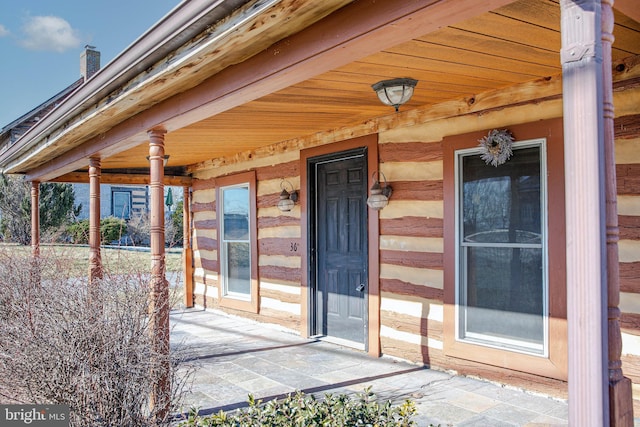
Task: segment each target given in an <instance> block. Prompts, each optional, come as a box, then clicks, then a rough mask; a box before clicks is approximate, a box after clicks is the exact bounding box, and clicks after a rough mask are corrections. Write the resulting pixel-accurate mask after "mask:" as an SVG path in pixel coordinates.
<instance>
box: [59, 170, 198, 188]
mask: <svg viewBox="0 0 640 427" xmlns="http://www.w3.org/2000/svg"><path fill="white" fill-rule="evenodd" d="M100 181H101V182H102V183H103V184H119V185H149V184H150V183H151V179H150V178H149V175H148V174H145V175H141V174H119V173H118V174H114V173H104V174H102V176H101V179H100ZM48 182H66V183H74V184H87V183H88V182H89V179H88V176H87V173H86V172H70V173H67V174H65V175H61V176H59V177H57V178H53V179H51V180H49V181H48ZM191 182H192V178H191V177H190V176H171V175H165V177H164V185H168V186H173V187H184V186H191Z"/></svg>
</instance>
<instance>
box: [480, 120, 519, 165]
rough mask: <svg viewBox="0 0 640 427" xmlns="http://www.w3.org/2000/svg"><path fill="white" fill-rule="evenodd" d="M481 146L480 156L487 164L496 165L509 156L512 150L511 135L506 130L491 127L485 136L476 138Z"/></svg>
mask: <svg viewBox="0 0 640 427" xmlns="http://www.w3.org/2000/svg"><path fill="white" fill-rule="evenodd" d="M478 142H480V147H482V155H481V156H480V158H481V159H482V160H484V161H485V162H486V163H487V164H488V165H489V164H490V165H493V166H495V167H498V166H499V165H501V164H503V163H504V162H506V161H507V160H509V158H510V157H511V154H513V151H512V150H511V146H512V145H513V136H512V135H511V132H509V131H508V130H506V129H504V130H497V129H493V130H492V131H490V132H489V134H488V135H487V136H485V137H484V138H481V139H479V140H478Z"/></svg>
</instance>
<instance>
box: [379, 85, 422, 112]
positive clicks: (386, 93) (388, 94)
mask: <svg viewBox="0 0 640 427" xmlns="http://www.w3.org/2000/svg"><path fill="white" fill-rule="evenodd" d="M417 84H418V81H417V80H414V79H409V78H402V79H391V80H382V81H380V82H378V83H376V84H373V85H371V87H372V88H373V90H374V91H375V92H376V93H377V94H378V99H380V102H382V103H383V104H385V105H391V106H392V107H394V108H395V109H396V112H397V111H398V108H400V106H401V105H402V104H404V103H406V102H407V101H409V100H410V99H411V96H413V89H414V88H415V87H416V85H417Z"/></svg>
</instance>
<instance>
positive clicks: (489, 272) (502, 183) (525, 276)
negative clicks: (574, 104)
mask: <svg viewBox="0 0 640 427" xmlns="http://www.w3.org/2000/svg"><path fill="white" fill-rule="evenodd" d="M545 156H546V154H545V140H544V139H538V140H532V141H523V142H519V143H515V144H514V145H513V156H512V158H511V159H510V160H509V161H507V162H506V163H504V164H502V165H500V166H498V167H494V166H492V165H487V164H486V163H485V162H484V160H482V159H481V158H480V152H479V149H478V148H472V149H465V150H458V151H456V159H455V160H456V165H455V168H456V179H457V183H456V209H455V211H456V218H457V219H456V221H457V224H456V242H457V243H456V258H457V260H458V262H457V265H458V268H457V276H456V308H457V315H456V339H457V340H460V341H463V342H467V343H472V344H478V345H483V346H488V347H495V348H502V349H508V350H511V351H517V352H523V353H527V354H533V355H540V356H547V355H548V295H549V286H548V278H547V276H548V274H547V264H548V263H547V247H546V246H547V236H546V229H547V207H546V196H547V191H546V186H547V182H546V178H545V177H546V175H547V174H546V172H545V165H546V159H545Z"/></svg>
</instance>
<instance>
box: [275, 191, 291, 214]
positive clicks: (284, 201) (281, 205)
mask: <svg viewBox="0 0 640 427" xmlns="http://www.w3.org/2000/svg"><path fill="white" fill-rule="evenodd" d="M294 194H295V193H294ZM294 204H295V203H294V201H293V200H291V195H290V194H289V192H288V191H287V190H282V193H280V201H278V209H280V211H281V212H289V211H290V210H291V209H293V205H294Z"/></svg>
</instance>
